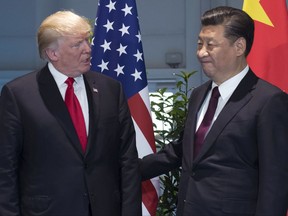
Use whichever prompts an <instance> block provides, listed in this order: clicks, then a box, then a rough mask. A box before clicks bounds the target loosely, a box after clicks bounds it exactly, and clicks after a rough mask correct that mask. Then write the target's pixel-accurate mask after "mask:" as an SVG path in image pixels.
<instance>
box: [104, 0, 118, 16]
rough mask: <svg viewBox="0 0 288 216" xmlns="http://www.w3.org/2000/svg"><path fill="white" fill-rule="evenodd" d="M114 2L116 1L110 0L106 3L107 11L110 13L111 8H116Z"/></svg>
mask: <svg viewBox="0 0 288 216" xmlns="http://www.w3.org/2000/svg"><path fill="white" fill-rule="evenodd" d="M115 4H116V1H115V2H112V1H111V0H110V2H109V4H108V5H106V7H107V8H109V13H110V12H111V11H112V10H116V8H115Z"/></svg>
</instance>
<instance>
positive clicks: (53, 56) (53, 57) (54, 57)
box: [45, 48, 58, 61]
mask: <svg viewBox="0 0 288 216" xmlns="http://www.w3.org/2000/svg"><path fill="white" fill-rule="evenodd" d="M45 52H46V55H47V56H48V58H49V60H50V61H58V52H57V49H53V48H47V49H46V50H45Z"/></svg>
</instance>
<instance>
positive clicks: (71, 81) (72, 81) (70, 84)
mask: <svg viewBox="0 0 288 216" xmlns="http://www.w3.org/2000/svg"><path fill="white" fill-rule="evenodd" d="M74 81H75V80H74V78H73V77H68V78H67V79H66V81H65V83H66V84H67V85H68V87H72V86H73V83H74Z"/></svg>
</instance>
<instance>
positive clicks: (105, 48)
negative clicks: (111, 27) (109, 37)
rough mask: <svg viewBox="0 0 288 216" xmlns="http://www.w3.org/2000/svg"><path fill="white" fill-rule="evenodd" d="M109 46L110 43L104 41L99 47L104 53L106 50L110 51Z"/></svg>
mask: <svg viewBox="0 0 288 216" xmlns="http://www.w3.org/2000/svg"><path fill="white" fill-rule="evenodd" d="M110 44H111V42H107V41H106V40H104V44H102V45H101V47H103V48H104V53H105V52H106V50H111V48H110Z"/></svg>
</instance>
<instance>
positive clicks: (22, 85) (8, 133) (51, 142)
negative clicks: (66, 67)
mask: <svg viewBox="0 0 288 216" xmlns="http://www.w3.org/2000/svg"><path fill="white" fill-rule="evenodd" d="M84 81H85V85H86V91H87V97H88V103H89V136H88V144H87V151H86V153H85V154H83V152H82V150H81V147H80V143H79V140H78V137H77V135H76V132H75V129H74V127H73V124H72V121H71V118H70V116H69V113H68V110H67V108H66V106H65V103H64V101H63V99H62V97H61V95H60V92H59V90H58V87H57V85H56V83H55V81H54V79H53V77H52V75H51V73H50V72H49V69H48V67H47V66H45V67H44V68H43V69H42V70H40V71H36V72H33V73H30V74H28V75H25V76H24V77H21V78H18V79H16V80H14V81H12V82H10V83H9V84H7V85H5V86H4V87H3V89H2V94H1V100H0V215H1V216H12V215H13V216H15V215H18V216H19V215H21V216H36V215H37V216H87V215H89V205H90V206H91V212H92V213H91V215H93V216H102V215H103V216H105V215H107V216H108V215H109V216H112V215H115V216H119V215H123V216H135V215H141V178H140V172H139V164H138V155H137V150H136V145H135V142H136V141H135V131H134V127H133V122H132V119H131V116H130V112H129V108H128V106H127V102H126V100H125V97H124V94H123V92H122V88H121V85H120V83H118V82H117V81H115V80H113V79H111V78H108V77H106V76H104V75H102V74H100V73H96V72H88V73H86V74H85V75H84Z"/></svg>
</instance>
